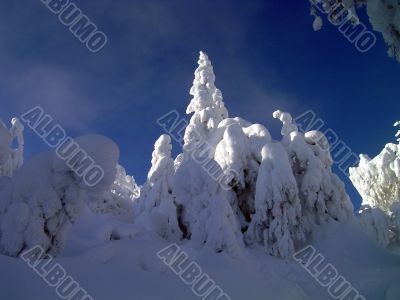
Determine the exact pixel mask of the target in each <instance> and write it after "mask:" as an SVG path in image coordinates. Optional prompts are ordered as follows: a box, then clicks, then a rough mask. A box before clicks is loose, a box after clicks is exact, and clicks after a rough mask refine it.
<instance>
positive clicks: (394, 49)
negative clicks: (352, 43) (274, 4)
mask: <svg viewBox="0 0 400 300" xmlns="http://www.w3.org/2000/svg"><path fill="white" fill-rule="evenodd" d="M310 4H311V15H312V16H313V17H314V23H313V28H314V30H316V31H317V30H320V29H321V27H322V18H321V16H320V15H321V14H325V13H327V14H328V15H327V17H328V18H329V19H330V21H331V22H333V23H334V24H335V25H337V26H340V27H343V29H342V30H346V29H345V27H347V26H349V27H352V26H355V27H356V26H358V23H359V20H358V16H357V11H358V10H360V9H361V8H363V7H365V8H366V11H367V15H368V17H369V21H370V23H371V25H372V28H373V29H374V30H375V31H378V32H380V33H381V34H382V37H383V39H384V41H385V42H386V44H387V45H388V47H389V49H388V55H389V56H390V57H393V58H395V59H397V61H399V62H400V3H399V2H398V1H397V0H310ZM320 10H322V11H323V13H321V11H320ZM346 23H348V24H346ZM360 28H361V25H360ZM357 30H358V29H357Z"/></svg>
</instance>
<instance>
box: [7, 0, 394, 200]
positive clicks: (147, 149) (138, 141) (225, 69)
mask: <svg viewBox="0 0 400 300" xmlns="http://www.w3.org/2000/svg"><path fill="white" fill-rule="evenodd" d="M75 3H76V4H77V5H78V6H79V7H80V8H81V9H82V11H83V12H84V13H85V14H86V15H88V16H89V17H90V18H91V19H92V20H93V21H94V22H95V23H96V24H97V25H98V27H99V29H101V30H103V31H104V32H105V33H106V34H107V36H108V38H109V42H108V44H107V46H106V47H105V48H104V49H103V50H102V51H101V52H100V53H97V54H93V53H91V52H89V51H88V50H87V49H86V48H85V47H84V45H82V44H81V43H80V42H79V41H78V40H77V39H76V38H75V37H74V36H73V35H72V34H71V33H70V32H69V31H68V29H67V28H66V27H65V26H64V25H62V24H61V23H60V22H59V21H58V19H57V17H56V16H55V15H53V14H52V13H51V12H50V11H49V10H48V9H47V8H46V7H45V6H44V5H43V4H42V3H41V1H40V0H33V1H32V0H21V1H6V0H1V1H0V66H1V67H0V99H1V100H0V101H1V113H0V117H1V118H2V119H3V120H4V121H5V122H6V123H8V122H9V120H10V119H11V117H13V116H19V115H20V114H22V113H23V112H25V111H26V110H28V109H30V108H31V107H33V106H35V105H41V106H42V107H43V108H44V109H45V110H46V111H47V112H49V113H50V114H51V115H52V116H53V117H54V118H55V120H56V121H57V122H59V123H60V124H62V125H63V126H64V128H65V129H66V130H67V132H68V134H70V135H72V136H77V135H81V134H87V133H100V134H103V135H106V136H108V137H110V138H112V139H113V140H115V141H116V142H117V144H118V145H119V147H120V149H121V158H120V161H121V164H122V165H124V166H125V167H126V169H127V171H128V173H129V174H132V175H133V176H135V178H136V179H137V181H138V182H139V183H143V182H144V180H145V178H146V174H147V171H148V169H149V167H150V160H151V152H152V150H153V144H154V141H155V140H156V139H157V137H158V136H159V135H160V134H162V133H163V131H162V129H161V128H160V127H159V126H158V125H157V124H156V119H157V118H159V117H160V116H161V115H163V114H165V113H166V112H168V111H169V110H172V109H176V110H178V111H179V112H181V113H182V115H184V111H185V109H186V106H187V105H188V103H189V100H190V96H189V94H188V92H189V89H190V86H191V84H192V81H193V72H194V70H195V68H196V67H197V57H198V51H199V50H203V51H205V52H206V53H207V54H208V55H209V56H210V58H211V60H212V62H213V65H214V70H215V73H216V77H217V80H216V85H217V87H219V88H220V89H221V90H222V92H223V96H224V101H225V105H226V106H227V108H228V110H229V112H230V115H231V116H241V117H243V118H245V119H247V120H249V121H252V122H258V123H261V124H264V125H265V126H267V128H268V129H270V131H271V133H272V134H273V136H274V138H276V139H280V134H279V129H280V123H279V121H277V120H274V119H273V118H272V112H273V111H274V110H276V109H281V110H286V111H289V112H291V113H292V115H294V116H296V115H299V114H301V113H302V112H304V111H306V110H308V109H312V110H314V111H315V112H316V113H317V114H318V116H319V117H321V118H322V119H323V120H324V121H325V122H326V124H327V126H328V127H330V128H332V129H334V130H335V132H336V133H337V134H338V135H339V137H340V138H341V139H342V140H343V141H344V142H346V143H347V144H348V145H349V146H350V147H351V149H352V150H353V151H354V152H355V153H366V154H368V155H370V156H374V155H376V154H377V153H378V152H379V151H380V150H381V149H382V148H383V146H384V144H385V143H387V142H391V141H394V140H395V139H394V133H395V129H394V128H393V127H392V125H393V123H394V121H395V120H397V119H400V114H399V108H400V104H399V100H398V97H397V96H396V95H397V92H396V90H397V88H398V80H399V75H400V65H399V64H398V63H397V62H396V61H394V60H392V59H390V58H388V57H387V56H386V46H385V45H384V43H383V42H382V38H381V36H380V35H378V43H377V44H376V45H375V47H374V48H373V49H372V50H371V51H369V52H368V53H364V54H362V53H359V52H358V51H357V50H356V48H355V47H354V46H353V45H352V44H350V43H349V42H348V41H347V40H346V39H345V38H344V37H343V36H342V35H341V34H340V33H339V32H338V30H337V28H335V27H334V26H332V25H331V24H329V23H328V22H327V21H326V18H325V17H324V16H323V19H324V21H325V23H324V27H323V29H322V30H321V31H319V32H314V31H313V29H312V18H311V17H310V16H309V4H308V1H306V0H303V1H294V0H291V1H287V0H279V1H278V0H275V1H272V0H270V1H267V0H260V1H219V0H213V1H191V0H180V1H176V0H168V1H166V0H164V1H151V0H146V1H144V0H141V1H133V0H124V1H115V0H114V1H113V0H98V1H83V0H81V1H79V0H77V1H75ZM25 137H26V158H29V157H30V156H32V155H33V154H35V153H38V152H39V151H43V150H46V149H47V146H46V145H45V144H44V143H43V142H42V141H41V140H40V139H39V138H38V137H37V136H36V135H35V134H34V133H33V132H32V131H31V130H29V129H27V130H26V132H25ZM178 151H179V149H178V148H177V146H176V145H175V149H174V152H175V153H178ZM342 178H343V179H344V180H345V183H346V185H347V190H348V192H349V194H350V195H351V197H352V199H353V202H354V203H355V204H356V205H359V201H360V198H359V196H358V194H357V192H356V191H355V190H354V188H353V187H352V186H351V184H350V182H349V181H348V180H347V179H346V178H344V177H343V176H342Z"/></svg>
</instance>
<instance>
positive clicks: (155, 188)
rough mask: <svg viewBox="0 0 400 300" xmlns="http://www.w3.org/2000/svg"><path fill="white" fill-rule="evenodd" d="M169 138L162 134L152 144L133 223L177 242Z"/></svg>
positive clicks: (172, 167)
mask: <svg viewBox="0 0 400 300" xmlns="http://www.w3.org/2000/svg"><path fill="white" fill-rule="evenodd" d="M171 151H172V145H171V138H170V136H169V135H166V134H163V135H161V136H160V138H159V139H158V140H157V141H156V143H155V145H154V151H153V154H152V160H151V164H152V165H151V169H150V171H149V173H148V175H147V181H146V183H145V184H144V186H143V188H142V190H141V195H140V197H139V199H137V200H136V201H135V207H134V214H135V222H136V223H137V224H140V225H142V226H144V227H145V228H146V229H149V230H152V231H153V232H156V233H157V234H158V235H160V236H161V237H163V238H165V239H169V240H174V241H177V240H180V239H181V236H182V232H181V230H180V228H179V224H178V216H177V205H176V203H175V197H174V194H173V187H172V177H173V176H174V173H175V169H174V160H173V159H172V157H171Z"/></svg>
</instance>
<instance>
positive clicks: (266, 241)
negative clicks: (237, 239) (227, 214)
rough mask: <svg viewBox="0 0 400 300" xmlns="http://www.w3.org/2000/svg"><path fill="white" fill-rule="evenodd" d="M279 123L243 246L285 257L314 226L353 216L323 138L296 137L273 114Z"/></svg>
mask: <svg viewBox="0 0 400 300" xmlns="http://www.w3.org/2000/svg"><path fill="white" fill-rule="evenodd" d="M273 116H274V117H275V118H277V119H279V120H280V121H281V122H282V123H283V127H282V131H281V133H282V135H283V140H282V141H281V142H268V143H266V144H265V146H264V147H263V148H262V152H261V154H262V162H261V165H260V167H259V171H258V175H257V185H256V191H255V214H254V216H252V220H251V225H250V230H249V231H248V232H247V233H246V240H247V241H248V242H249V243H251V242H252V241H256V242H258V243H260V244H263V245H264V246H266V248H267V251H268V252H270V253H271V254H273V255H277V256H282V257H287V256H289V255H290V254H292V253H293V251H294V249H295V245H296V243H297V242H301V241H303V240H304V239H305V238H307V236H308V235H309V234H310V233H312V232H313V229H314V227H315V226H317V225H320V224H322V223H324V222H328V221H330V220H335V221H345V220H347V219H348V218H350V217H351V216H352V209H353V207H352V204H351V202H350V199H349V197H348V196H347V194H346V192H345V190H344V184H343V183H342V182H341V181H340V180H339V178H338V177H337V176H336V175H334V174H333V173H332V170H331V164H332V159H331V158H330V154H329V145H328V142H327V140H326V138H325V136H324V135H323V134H322V133H321V132H317V131H311V132H307V133H305V134H303V133H300V132H299V131H298V128H297V126H296V124H294V123H293V121H292V117H291V116H290V114H288V113H285V112H282V111H276V112H274V114H273Z"/></svg>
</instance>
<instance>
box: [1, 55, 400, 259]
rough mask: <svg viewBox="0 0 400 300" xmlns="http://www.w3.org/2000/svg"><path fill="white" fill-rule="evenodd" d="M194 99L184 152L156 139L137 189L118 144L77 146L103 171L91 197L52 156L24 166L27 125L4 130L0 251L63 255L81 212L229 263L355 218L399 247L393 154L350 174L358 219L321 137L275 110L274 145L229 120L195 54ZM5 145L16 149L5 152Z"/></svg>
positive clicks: (282, 252)
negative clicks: (359, 203)
mask: <svg viewBox="0 0 400 300" xmlns="http://www.w3.org/2000/svg"><path fill="white" fill-rule="evenodd" d="M190 95H191V96H192V99H191V101H190V103H189V106H188V108H187V110H186V112H187V114H189V115H191V117H190V122H189V123H188V125H187V127H186V129H185V132H184V136H183V140H182V143H181V144H182V149H181V153H180V154H179V155H177V157H176V158H173V157H172V143H171V136H170V135H168V134H165V133H163V134H162V135H161V136H160V138H159V139H158V140H157V141H156V142H155V145H154V151H153V153H152V158H151V169H150V170H149V172H148V176H147V181H146V182H145V183H144V184H143V185H142V186H138V185H137V184H136V182H135V180H134V179H133V177H132V176H129V175H127V174H126V172H125V170H124V168H123V167H122V166H120V165H119V164H118V160H119V150H118V147H117V145H115V143H114V142H112V141H111V140H109V139H108V138H105V137H102V136H95V135H92V136H83V137H79V138H77V139H76V142H77V143H78V144H79V145H80V146H81V147H82V148H83V149H85V151H86V152H87V153H88V154H90V156H91V157H93V158H94V159H95V161H96V162H97V163H99V164H100V165H101V167H102V168H103V170H104V171H105V174H106V176H105V177H104V178H103V179H102V181H101V182H100V183H99V184H98V185H96V186H95V187H88V186H86V185H85V184H84V182H82V179H81V178H79V176H76V174H74V173H73V172H72V170H71V169H70V168H69V167H68V166H67V165H66V164H65V163H64V161H63V160H61V159H60V158H59V157H58V156H57V155H56V153H55V152H54V151H49V152H46V153H43V154H40V155H37V156H35V157H33V158H31V159H30V160H29V161H28V162H27V163H25V164H23V165H22V157H23V144H24V143H23V137H22V131H23V126H22V124H21V123H20V122H19V120H18V119H13V121H12V127H11V129H8V128H7V127H6V126H5V125H4V124H3V123H2V122H1V123H0V138H1V140H0V151H1V152H0V171H1V175H2V177H0V252H1V253H2V254H5V255H10V256H18V255H19V254H20V253H21V252H22V251H23V250H24V249H27V248H29V247H32V246H34V245H40V246H41V247H43V248H44V249H45V250H46V251H47V252H48V253H50V254H52V255H57V254H59V253H60V252H61V251H62V249H63V247H64V246H65V242H66V239H67V236H68V230H69V228H70V225H71V224H73V223H76V222H77V221H78V220H79V219H81V218H84V217H85V215H84V214H82V211H83V210H84V207H88V208H90V210H91V211H92V212H93V213H95V214H107V215H111V216H112V217H113V218H115V219H118V220H120V221H122V222H125V223H126V224H129V226H136V227H137V228H140V229H141V230H142V231H144V232H148V233H151V234H155V235H158V236H159V237H160V238H162V239H165V240H168V241H172V242H177V243H191V244H192V245H193V247H195V248H196V249H201V248H204V247H207V248H210V249H213V250H214V251H216V252H222V251H225V252H227V253H230V254H232V255H233V256H235V255H237V254H238V253H240V252H241V251H243V249H245V248H246V247H255V246H260V247H262V248H263V249H264V251H265V253H268V254H271V255H274V256H278V257H289V256H290V255H292V254H293V253H294V252H295V250H296V249H297V247H298V246H299V245H301V244H302V243H304V242H307V241H310V240H311V239H312V238H313V232H314V230H315V229H316V228H317V227H319V226H321V225H323V224H328V223H335V222H340V223H342V222H346V221H354V220H355V219H356V218H357V220H358V221H357V222H359V223H360V224H362V225H363V226H362V227H363V228H364V229H365V230H366V231H367V232H368V234H370V235H371V236H372V237H373V238H375V239H377V240H378V241H379V243H380V244H381V245H383V246H385V247H387V246H388V245H389V244H390V243H396V239H397V242H398V241H399V235H398V232H399V231H400V218H399V217H398V216H399V214H400V205H399V203H398V202H397V203H396V201H398V200H399V187H400V185H399V172H400V154H399V149H400V148H399V145H398V144H397V145H396V144H388V145H387V146H386V147H385V149H384V150H383V152H382V153H381V154H380V155H379V156H378V157H377V158H375V159H372V160H370V159H369V158H368V157H366V156H361V162H360V166H359V167H358V168H356V169H352V170H351V179H352V181H353V182H354V184H355V186H356V187H357V189H358V190H359V191H360V193H361V195H362V196H363V198H364V203H363V205H364V206H363V208H362V211H361V213H360V215H357V217H356V216H355V215H354V213H353V209H354V208H353V205H352V202H351V201H350V198H349V196H348V195H347V193H346V191H345V185H344V183H343V182H342V181H341V180H340V179H339V177H338V176H337V175H335V174H334V173H333V172H332V163H333V162H332V158H331V155H330V152H329V143H328V141H327V139H326V137H325V136H324V134H323V133H322V132H319V131H315V130H314V131H309V132H306V133H302V132H300V131H299V130H298V127H297V126H296V124H295V123H294V121H293V120H292V117H291V115H290V114H289V113H287V112H282V111H279V110H278V111H276V112H275V113H274V114H273V116H271V117H273V118H275V119H277V120H279V121H280V122H281V123H282V130H281V135H282V136H281V137H280V138H279V139H277V140H274V139H272V137H271V134H270V133H269V131H268V129H267V128H265V127H264V126H263V125H261V124H253V123H251V122H248V121H246V120H244V119H242V118H240V117H229V114H228V111H227V109H226V107H225V104H224V102H223V95H222V92H221V91H220V90H219V89H218V88H217V87H216V85H215V75H214V71H213V66H212V64H211V61H210V60H209V58H208V56H207V55H206V54H205V53H203V52H201V53H200V57H199V61H198V68H197V69H196V71H195V78H194V81H193V86H192V88H191V89H190ZM169 125H170V128H173V127H174V126H175V125H176V124H172V126H171V124H169ZM174 138H175V137H174ZM13 139H17V142H18V148H17V149H11V142H12V140H13ZM32 174H38V176H32ZM221 178H223V180H220V179H221ZM367 205H368V206H367ZM396 234H397V235H396Z"/></svg>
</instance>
